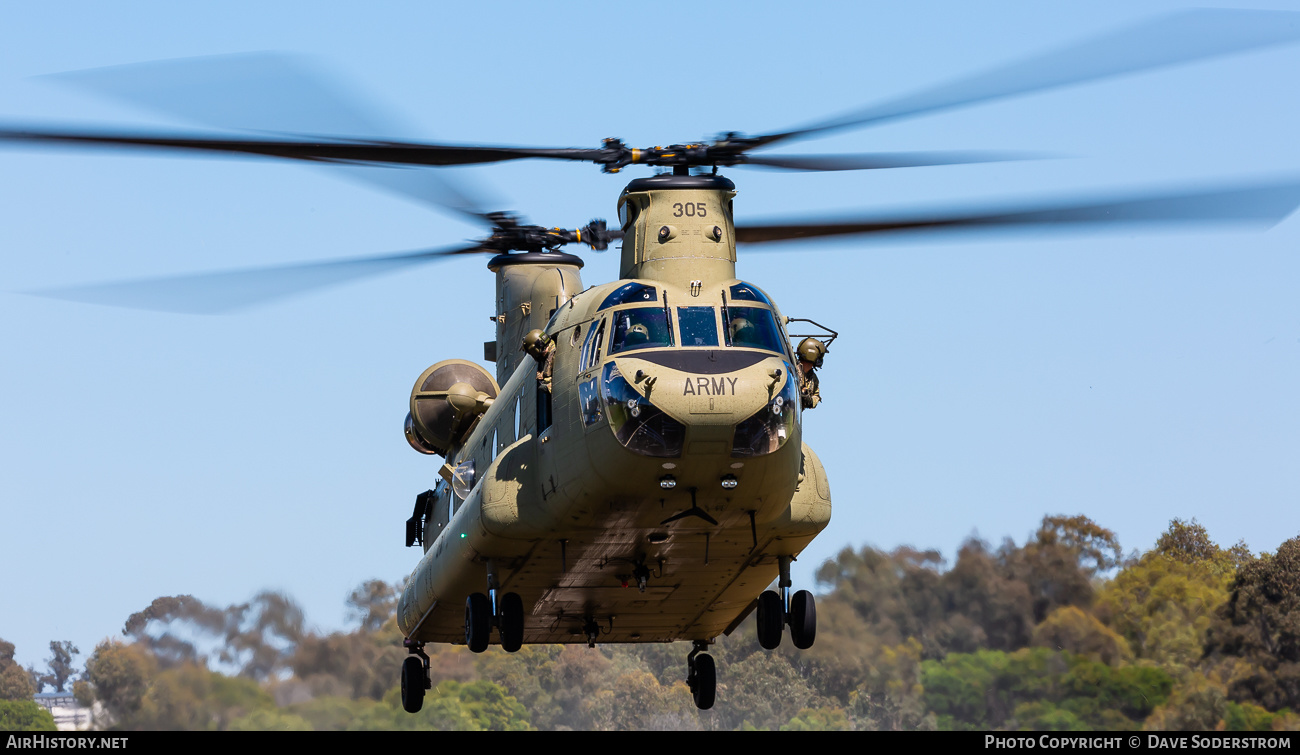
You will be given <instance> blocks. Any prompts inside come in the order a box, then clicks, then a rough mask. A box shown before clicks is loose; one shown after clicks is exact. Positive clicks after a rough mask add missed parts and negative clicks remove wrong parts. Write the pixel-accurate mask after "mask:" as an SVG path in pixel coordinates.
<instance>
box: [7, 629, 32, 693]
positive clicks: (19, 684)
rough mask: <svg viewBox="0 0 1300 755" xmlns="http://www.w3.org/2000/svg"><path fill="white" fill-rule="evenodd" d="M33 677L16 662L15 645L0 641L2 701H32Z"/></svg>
mask: <svg viewBox="0 0 1300 755" xmlns="http://www.w3.org/2000/svg"><path fill="white" fill-rule="evenodd" d="M34 694H36V690H35V689H33V688H32V682H31V677H30V675H28V673H27V672H26V671H25V670H23V667H22V666H19V665H18V664H17V663H16V662H15V661H14V644H13V643H12V642H5V641H4V640H2V639H0V700H30V699H31V698H32V695H34Z"/></svg>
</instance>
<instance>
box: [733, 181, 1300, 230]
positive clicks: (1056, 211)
mask: <svg viewBox="0 0 1300 755" xmlns="http://www.w3.org/2000/svg"><path fill="white" fill-rule="evenodd" d="M1297 206H1300V181H1295V182H1290V183H1278V184H1271V185H1263V186H1249V187H1237V188H1231V189H1223V188H1219V189H1216V190H1208V191H1198V192H1188V193H1183V194H1149V195H1145V196H1133V197H1128V198H1124V199H1100V200H1099V199H1092V200H1079V199H1076V200H1064V201H1059V202H1056V203H1052V204H1040V205H1037V206H1030V207H1002V208H992V209H984V210H964V211H963V210H953V209H942V210H934V211H930V212H920V213H916V214H912V215H902V216H895V217H886V216H879V215H876V216H864V217H859V218H840V219H827V220H822V221H805V222H793V223H771V224H762V225H743V226H742V225H737V226H736V241H737V242H739V243H747V244H757V243H764V242H774V241H798V240H809V239H814V238H821V237H826V236H855V235H883V234H889V233H903V232H919V231H963V230H965V231H974V230H978V229H1011V228H1025V227H1043V228H1051V227H1059V228H1072V229H1080V230H1083V229H1087V228H1090V227H1104V226H1113V225H1139V226H1140V225H1153V226H1158V225H1193V224H1202V223H1211V224H1244V225H1255V226H1264V227H1268V226H1272V225H1275V224H1277V223H1279V222H1281V221H1282V220H1283V219H1285V218H1286V217H1287V216H1288V215H1290V214H1291V213H1292V212H1294V211H1295V209H1296V207H1297Z"/></svg>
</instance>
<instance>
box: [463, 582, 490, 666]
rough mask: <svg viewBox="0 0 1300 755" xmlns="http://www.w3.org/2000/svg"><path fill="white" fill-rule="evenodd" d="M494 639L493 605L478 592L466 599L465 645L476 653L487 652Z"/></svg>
mask: <svg viewBox="0 0 1300 755" xmlns="http://www.w3.org/2000/svg"><path fill="white" fill-rule="evenodd" d="M491 638H492V604H491V603H490V602H489V601H488V597H487V596H486V595H484V594H483V593H481V592H476V593H474V594H472V595H470V596H469V597H468V598H466V599H465V644H466V645H469V649H470V650H471V651H473V652H475V653H481V652H483V651H484V650H487V646H488V641H489V640H490V639H491Z"/></svg>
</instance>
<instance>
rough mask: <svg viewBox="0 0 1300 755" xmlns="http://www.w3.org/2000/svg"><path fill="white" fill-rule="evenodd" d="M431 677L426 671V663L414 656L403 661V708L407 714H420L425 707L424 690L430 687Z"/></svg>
mask: <svg viewBox="0 0 1300 755" xmlns="http://www.w3.org/2000/svg"><path fill="white" fill-rule="evenodd" d="M428 680H429V675H428V674H426V673H425V671H424V663H422V662H421V661H420V659H419V658H416V657H415V656H413V655H409V656H407V657H406V660H405V661H402V707H403V708H405V709H406V712H407V713H418V712H419V711H420V708H421V707H423V706H424V690H425V689H426V688H427V686H428Z"/></svg>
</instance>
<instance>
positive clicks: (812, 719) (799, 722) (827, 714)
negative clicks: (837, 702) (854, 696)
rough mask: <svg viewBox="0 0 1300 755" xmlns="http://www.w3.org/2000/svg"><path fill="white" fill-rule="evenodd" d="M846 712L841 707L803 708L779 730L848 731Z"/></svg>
mask: <svg viewBox="0 0 1300 755" xmlns="http://www.w3.org/2000/svg"><path fill="white" fill-rule="evenodd" d="M851 728H852V727H851V726H850V724H849V717H848V714H846V713H845V712H844V710H843V709H842V708H804V709H803V710H801V711H799V714H798V715H796V716H795V717H794V718H792V719H790V723H788V724H786V725H785V726H782V727H781V731H849V730H850V729H851Z"/></svg>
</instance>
